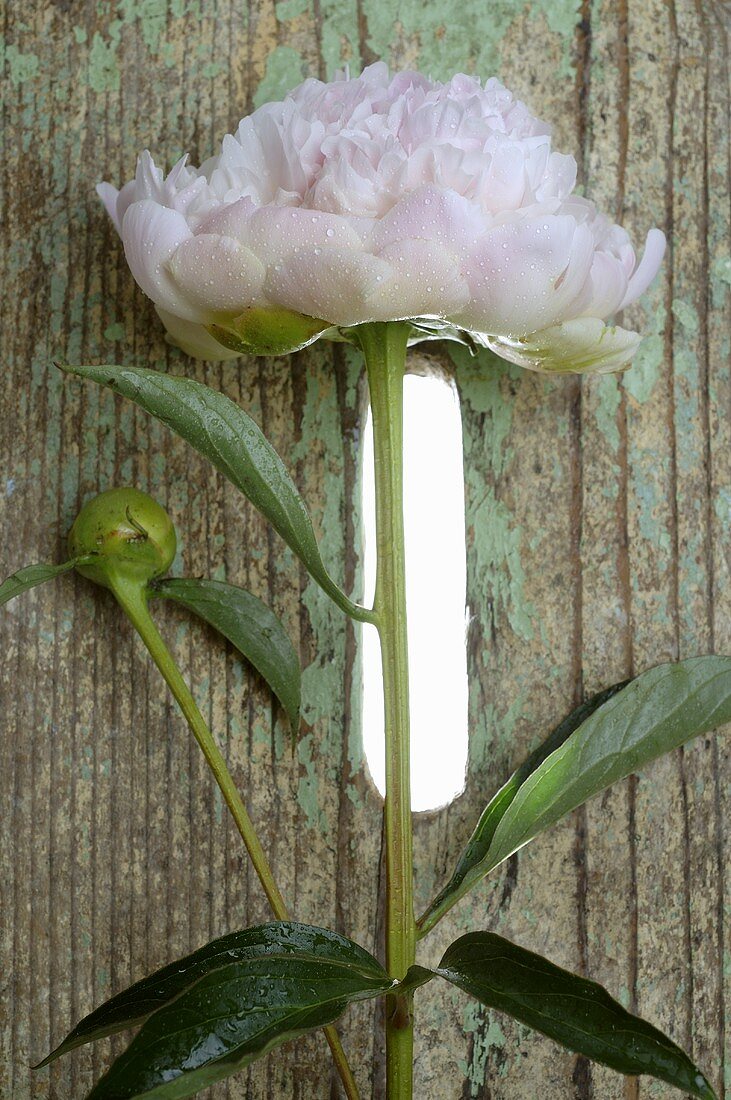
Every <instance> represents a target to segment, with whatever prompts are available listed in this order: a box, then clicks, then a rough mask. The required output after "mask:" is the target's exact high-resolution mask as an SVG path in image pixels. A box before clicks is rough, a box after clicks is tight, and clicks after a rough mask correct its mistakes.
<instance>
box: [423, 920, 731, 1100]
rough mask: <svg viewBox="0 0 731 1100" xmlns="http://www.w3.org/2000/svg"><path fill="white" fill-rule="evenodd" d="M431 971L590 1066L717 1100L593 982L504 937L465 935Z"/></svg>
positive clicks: (697, 1075)
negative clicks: (582, 1056)
mask: <svg viewBox="0 0 731 1100" xmlns="http://www.w3.org/2000/svg"><path fill="white" fill-rule="evenodd" d="M436 973H437V974H438V975H439V976H440V977H442V978H445V979H446V980H447V981H448V982H451V983H452V985H456V986H457V987H458V988H459V989H462V990H464V992H465V993H469V994H470V995H471V996H472V997H475V998H476V999H477V1000H478V1001H480V1002H481V1003H482V1004H484V1005H487V1006H488V1007H489V1008H496V1009H498V1010H499V1011H500V1012H506V1013H507V1014H508V1015H509V1016H513V1017H514V1018H515V1019H516V1020H520V1021H521V1023H523V1024H527V1025H528V1027H532V1028H535V1029H536V1031H540V1032H542V1033H543V1034H544V1035H548V1036H549V1038H551V1039H555V1040H556V1042H558V1043H561V1044H562V1046H565V1047H568V1049H569V1050H573V1051H576V1052H577V1053H579V1054H585V1055H586V1056H587V1057H588V1058H591V1059H593V1061H595V1062H601V1063H603V1065H605V1066H610V1067H611V1068H612V1069H616V1070H618V1071H619V1072H620V1073H626V1074H631V1075H636V1074H643V1073H645V1074H649V1075H650V1076H652V1077H657V1078H658V1079H659V1080H661V1081H666V1082H667V1083H668V1084H670V1085H674V1086H675V1087H676V1088H679V1089H683V1090H684V1091H685V1092H686V1093H690V1094H691V1095H692V1096H697V1097H700V1100H715V1094H714V1092H713V1089H712V1088H711V1086H710V1085H709V1083H708V1081H706V1079H705V1077H704V1076H703V1074H702V1073H701V1072H700V1070H698V1069H697V1067H696V1066H694V1065H693V1063H692V1062H691V1061H690V1059H689V1058H688V1057H687V1055H686V1054H684V1053H683V1051H682V1050H681V1049H680V1047H678V1046H676V1045H675V1043H673V1042H672V1041H671V1040H670V1039H668V1038H667V1037H666V1036H665V1035H663V1034H662V1032H661V1031H658V1029H657V1028H655V1027H653V1026H652V1025H651V1024H648V1023H647V1022H646V1021H645V1020H641V1019H640V1018H639V1017H638V1016H633V1015H632V1014H631V1013H630V1012H628V1011H627V1010H626V1009H625V1008H623V1007H622V1005H620V1004H619V1003H618V1002H617V1001H615V1000H614V999H613V998H612V997H610V996H609V994H608V993H607V991H606V990H605V989H603V988H602V987H601V986H600V985H597V984H596V982H590V981H588V980H587V979H586V978H581V977H579V976H578V975H577V974H571V973H570V972H569V971H568V970H562V969H561V967H559V966H555V965H554V964H553V963H551V962H549V961H548V959H544V958H543V957H542V956H541V955H536V954H534V953H533V952H532V951H526V950H525V949H524V948H522V947H518V946H516V944H513V943H510V942H509V941H508V940H504V939H502V937H501V936H496V935H495V934H494V933H492V932H472V933H470V934H469V935H467V936H462V937H461V938H460V939H458V940H456V941H455V942H454V943H453V944H452V945H451V946H450V947H448V948H447V951H446V953H445V955H444V958H443V959H442V961H441V963H440V964H439V968H438V969H437V971H436Z"/></svg>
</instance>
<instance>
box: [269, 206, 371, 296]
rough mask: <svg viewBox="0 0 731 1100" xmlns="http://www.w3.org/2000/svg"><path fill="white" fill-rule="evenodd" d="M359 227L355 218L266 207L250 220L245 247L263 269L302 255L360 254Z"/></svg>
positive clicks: (292, 208) (291, 208)
mask: <svg viewBox="0 0 731 1100" xmlns="http://www.w3.org/2000/svg"><path fill="white" fill-rule="evenodd" d="M359 224H360V219H358V218H345V217H342V216H341V215H339V214H325V213H323V212H322V211H320V210H306V209H303V208H302V207H286V208H282V207H281V206H279V207H277V206H266V207H262V208H260V209H259V210H257V211H255V213H254V214H253V215H252V217H251V222H250V228H249V247H250V248H251V249H252V251H253V252H254V253H255V254H256V255H257V256H258V257H259V258H260V260H261V261H262V263H264V264H265V265H266V266H269V265H270V264H276V263H281V262H282V261H283V260H286V259H288V258H289V257H290V256H294V255H297V254H298V253H302V252H307V253H310V254H312V255H313V256H318V255H319V254H320V252H322V251H325V250H326V249H327V250H332V249H334V250H338V251H342V250H344V249H345V250H347V249H354V250H356V249H357V250H360V249H361V237H360V236H359V234H358V232H357V231H356V230H357V227H358V226H359ZM300 312H302V313H306V312H307V310H301V311H300Z"/></svg>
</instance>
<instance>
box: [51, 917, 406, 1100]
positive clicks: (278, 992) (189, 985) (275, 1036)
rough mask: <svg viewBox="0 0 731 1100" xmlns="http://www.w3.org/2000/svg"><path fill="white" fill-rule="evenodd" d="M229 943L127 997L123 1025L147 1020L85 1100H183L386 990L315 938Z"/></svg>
mask: <svg viewBox="0 0 731 1100" xmlns="http://www.w3.org/2000/svg"><path fill="white" fill-rule="evenodd" d="M236 936H237V937H239V938H238V939H236V938H235V937H225V939H224V940H221V941H217V946H216V950H215V954H216V960H215V962H213V961H212V960H211V959H210V958H208V959H206V958H203V959H201V958H200V955H201V953H200V952H196V954H195V955H192V956H189V958H188V959H182V960H180V962H179V963H177V964H175V965H174V967H167V968H166V969H165V970H164V971H159V972H158V974H157V975H151V977H150V978H148V979H146V980H145V982H142V983H138V985H137V986H133V987H132V989H131V990H128V992H127V995H126V996H127V999H128V1003H127V1006H126V1008H125V1010H124V1011H125V1012H126V1013H127V1015H128V1016H130V1017H131V1015H132V1013H133V1012H134V1011H135V1006H137V1007H138V1008H139V1010H140V1011H144V1013H145V1015H148V1013H149V1012H150V1011H152V1012H153V1014H152V1015H149V1018H148V1019H147V1021H146V1023H145V1024H144V1025H143V1027H142V1030H141V1031H140V1032H139V1034H138V1035H137V1037H136V1038H135V1039H134V1040H133V1041H132V1043H131V1044H130V1046H129V1047H128V1048H127V1050H126V1051H125V1052H124V1053H123V1054H122V1055H121V1056H120V1057H119V1058H118V1059H117V1060H116V1062H114V1064H113V1065H112V1067H111V1069H110V1070H109V1071H108V1072H107V1073H106V1074H105V1076H104V1077H103V1078H102V1079H101V1080H100V1081H99V1082H98V1083H97V1085H96V1086H95V1088H94V1089H93V1090H92V1092H91V1093H90V1096H89V1100H102V1098H104V1100H112V1098H113V1100H132V1098H139V1097H150V1096H155V1097H168V1098H170V1097H175V1098H181V1097H186V1096H192V1095H193V1094H194V1093H196V1092H198V1091H199V1090H201V1089H204V1088H206V1087H207V1086H208V1085H210V1084H212V1083H213V1082H215V1081H220V1080H222V1079H223V1078H225V1077H228V1076H230V1075H231V1074H232V1073H236V1072H237V1071H238V1070H239V1069H241V1068H242V1067H244V1066H246V1065H248V1063H249V1062H252V1061H254V1059H256V1058H259V1057H261V1056H262V1055H263V1054H265V1053H266V1052H267V1051H269V1050H271V1049H272V1048H273V1047H275V1046H278V1045H279V1044H280V1043H284V1042H287V1041H288V1040H291V1039H294V1038H296V1037H297V1036H298V1035H301V1034H302V1033H303V1032H306V1031H311V1030H312V1029H313V1028H319V1027H322V1026H324V1025H326V1024H330V1023H332V1022H333V1021H334V1020H335V1019H337V1017H338V1016H339V1015H340V1014H341V1013H342V1012H343V1011H344V1010H345V1008H346V1007H347V1005H348V1004H350V1003H352V1002H354V1001H359V1000H364V999H367V998H371V997H377V996H378V995H379V994H381V993H385V992H387V991H388V990H390V989H391V988H392V987H393V982H392V981H391V979H390V978H389V977H388V975H387V974H386V972H385V971H384V969H383V968H382V967H381V965H380V964H379V963H378V961H377V960H376V959H375V958H373V956H372V955H370V954H369V953H368V952H367V951H364V950H363V949H362V948H361V947H358V945H357V944H355V943H353V942H352V940H348V939H346V938H345V937H343V936H339V935H337V933H335V932H330V931H328V930H327V929H324V928H313V927H311V926H308V925H302V924H294V923H292V922H286V923H285V922H277V923H273V924H268V925H262V926H260V927H259V928H250V929H247V931H246V932H240V933H237V934H236ZM221 945H223V946H221ZM213 947H214V945H213V944H211V945H209V948H208V949H206V948H204V949H203V951H204V952H205V951H207V950H209V949H210V948H213ZM196 959H197V961H196V962H191V960H196ZM180 968H182V969H180ZM176 969H180V975H179V978H178V979H177V980H176V978H175V974H174V970H176ZM144 986H147V989H145V988H142V987H144ZM133 990H137V991H138V992H137V994H136V995H135V997H134V998H131V994H132V993H133ZM123 996H124V995H123ZM173 997H174V999H173ZM115 1000H117V1001H119V998H116V999H115ZM113 1004H114V1001H111V1002H109V1003H108V1005H107V1006H106V1008H107V1009H109V1008H110V1007H111V1006H112V1005H113ZM160 1004H162V1007H159V1006H160ZM155 1007H157V1011H154V1008H155ZM102 1011H103V1009H99V1010H98V1013H99V1012H102ZM139 1018H140V1017H139V1015H138V1016H137V1019H139ZM88 1019H89V1020H91V1017H89V1018H88ZM81 1026H82V1025H79V1027H81ZM118 1026H123V1025H121V1024H119V1019H118V1020H117V1025H116V1026H115V1028H114V1030H116V1029H117V1027H118ZM76 1031H77V1032H78V1031H79V1028H77V1029H76ZM104 1033H109V1032H103V1031H99V1030H98V1029H97V1030H96V1034H95V1036H93V1037H98V1035H100V1034H104ZM73 1034H74V1033H72V1035H73ZM70 1038H71V1036H70V1037H69V1039H70ZM82 1041H83V1040H82ZM66 1049H70V1048H69V1047H66Z"/></svg>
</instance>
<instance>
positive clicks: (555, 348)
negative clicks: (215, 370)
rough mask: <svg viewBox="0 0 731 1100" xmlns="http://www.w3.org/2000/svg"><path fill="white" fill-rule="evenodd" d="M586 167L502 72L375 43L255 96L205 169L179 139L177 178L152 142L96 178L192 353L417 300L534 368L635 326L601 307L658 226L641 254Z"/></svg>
mask: <svg viewBox="0 0 731 1100" xmlns="http://www.w3.org/2000/svg"><path fill="white" fill-rule="evenodd" d="M575 181H576V162H575V161H574V158H573V157H571V156H566V155H564V154H562V153H557V152H554V151H553V150H552V149H551V137H550V129H549V127H548V126H547V125H546V124H545V123H543V122H540V121H539V120H538V119H536V118H534V117H533V116H532V115H531V114H530V112H529V111H528V109H527V108H526V107H525V105H524V104H523V103H521V102H519V101H518V100H516V99H514V98H513V96H512V95H511V94H510V92H509V91H508V90H507V89H506V88H504V87H503V86H502V84H500V83H499V81H497V80H495V79H494V78H491V79H490V80H488V81H487V83H486V84H485V86H484V87H482V86H481V85H480V83H479V81H477V80H475V79H473V78H472V77H468V76H463V75H460V76H455V77H454V78H453V79H452V80H451V81H449V82H448V83H447V84H440V83H436V82H434V81H431V80H427V79H426V78H425V77H423V76H421V75H420V74H419V73H414V72H404V73H396V74H395V75H394V76H390V75H389V71H388V68H387V66H386V65H385V64H383V63H382V62H379V63H378V64H375V65H371V66H370V67H369V68H367V69H366V70H365V71H364V72H363V74H362V75H361V76H359V77H357V78H355V79H348V78H347V76H342V75H340V76H338V78H337V79H335V80H334V81H332V82H330V83H323V82H322V81H319V80H306V81H305V82H304V83H303V84H301V85H300V86H299V87H298V88H296V89H295V90H294V91H293V92H291V93H290V94H289V95H288V96H287V98H286V99H285V100H283V101H282V102H281V103H269V104H267V105H266V106H264V107H260V108H259V109H258V110H256V111H255V112H254V113H253V114H252V115H250V116H249V117H248V118H245V119H243V120H242V122H241V123H240V124H239V128H238V130H237V132H236V134H235V135H227V136H226V137H225V138H224V139H223V144H222V147H221V152H220V154H219V155H218V156H217V157H213V158H211V159H210V160H208V161H206V162H205V163H204V164H203V165H201V167H200V168H198V169H195V168H191V167H189V166H188V164H187V160H186V158H183V159H182V160H181V161H179V162H178V164H176V165H175V167H174V168H173V170H172V171H171V172H170V173H169V175H168V176H167V177H166V176H164V174H163V172H162V171H161V169H160V168H158V167H157V166H156V165H155V163H154V161H153V159H152V156H151V155H150V153H149V152H145V153H143V154H142V156H141V157H140V159H139V162H138V165H137V174H136V176H135V179H134V180H132V181H130V182H129V183H127V184H126V185H125V186H124V187H123V188H122V190H121V191H117V190H116V189H115V188H114V187H112V186H111V185H110V184H108V183H103V184H100V185H99V187H98V191H99V194H100V196H101V198H102V200H103V202H104V204H105V206H106V208H107V210H108V211H109V214H110V215H111V217H112V219H113V220H114V223H115V225H116V227H117V229H118V231H119V233H120V236H121V237H122V240H123V242H124V249H125V254H126V256H127V261H128V263H129V266H130V269H131V271H132V274H133V275H134V277H135V279H136V280H137V282H138V283H139V285H140V287H141V288H142V290H143V291H144V292H145V293H146V294H147V295H148V296H149V297H150V298H152V300H153V301H154V302H155V304H156V306H157V308H158V312H159V313H160V316H161V317H162V319H163V321H164V323H165V325H166V327H167V329H168V331H169V333H170V334H171V337H172V339H173V341H174V342H177V343H178V344H179V345H180V346H181V347H182V348H183V349H184V350H185V351H188V352H189V353H190V354H192V355H196V356H201V357H205V358H219V359H223V358H227V357H229V356H235V355H238V354H241V353H242V352H243V351H247V350H253V351H275V352H276V351H285V350H289V349H292V348H295V347H302V346H304V345H305V344H307V343H309V342H311V340H313V339H315V338H316V337H317V336H318V335H320V334H321V333H323V332H325V333H326V334H330V335H337V333H334V332H332V331H330V332H329V333H328V332H327V330H336V329H339V330H341V331H342V330H343V329H347V328H350V327H352V326H355V325H358V324H362V323H364V322H367V321H391V320H404V319H408V320H415V321H417V322H418V323H419V324H420V325H421V326H422V329H421V330H420V331H422V332H424V331H425V334H427V335H428V333H429V325H430V324H432V326H433V328H432V331H434V332H437V331H439V326H440V325H444V324H448V325H449V326H454V328H456V329H459V330H463V331H467V332H469V333H471V334H472V335H473V336H474V337H475V338H476V339H477V340H478V341H480V342H482V343H484V344H486V345H488V346H489V347H491V348H493V350H495V351H496V352H497V354H499V355H501V356H503V357H504V358H506V359H509V360H511V361H513V362H517V363H520V364H522V365H523V366H526V367H530V368H531V369H534V370H549V371H553V370H560V371H585V370H599V371H601V370H620V369H622V368H623V367H625V366H627V365H628V363H629V361H630V359H631V357H632V354H633V353H634V351H635V349H636V347H637V344H638V342H639V337H638V336H637V334H636V333H633V332H629V331H627V330H625V329H621V328H616V327H608V326H607V325H605V324H604V322H605V321H606V320H607V319H608V318H609V317H611V316H612V315H613V314H614V313H616V312H617V311H618V310H620V309H623V308H624V306H626V305H628V304H629V303H630V302H633V301H634V300H635V299H636V298H638V297H639V295H640V294H642V293H643V291H644V290H645V289H646V288H647V287H648V286H649V284H650V283H651V282H652V280H653V279H654V277H655V275H656V274H657V271H658V268H659V266H660V263H661V261H662V257H663V252H664V249H665V238H664V235H663V234H662V233H661V232H660V230H658V229H651V230H650V232H649V233H648V235H647V241H646V244H645V252H644V256H643V258H642V260H641V261H640V262H639V263H637V259H636V256H635V252H634V249H633V247H632V244H631V242H630V239H629V237H628V235H627V233H626V232H625V231H624V229H622V228H621V227H620V226H618V225H614V224H613V223H612V222H610V221H609V220H608V219H607V218H606V217H605V216H604V215H603V214H600V213H599V212H598V211H597V209H596V207H595V206H594V205H593V203H591V202H589V201H587V200H586V199H583V198H580V197H578V196H576V195H574V194H573V193H572V192H573V188H574V184H575ZM452 331H454V329H452ZM224 344H225V345H227V346H225V347H224Z"/></svg>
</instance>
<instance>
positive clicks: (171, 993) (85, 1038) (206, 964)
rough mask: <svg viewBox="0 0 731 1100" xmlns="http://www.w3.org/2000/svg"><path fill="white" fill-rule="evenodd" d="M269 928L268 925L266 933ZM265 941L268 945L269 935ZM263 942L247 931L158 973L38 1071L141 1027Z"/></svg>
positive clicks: (103, 1008)
mask: <svg viewBox="0 0 731 1100" xmlns="http://www.w3.org/2000/svg"><path fill="white" fill-rule="evenodd" d="M267 927H268V926H266V925H265V926H264V929H266V928H267ZM264 941H265V942H267V939H266V935H265V937H264ZM261 942H262V928H246V929H244V930H243V931H241V932H231V933H230V934H229V935H228V936H222V937H220V938H219V939H216V940H211V942H210V943H207V944H205V946H204V947H201V948H199V949H198V950H197V951H194V952H193V953H192V954H190V955H186V956H185V957H184V958H182V959H177V960H176V961H175V962H173V963H170V965H169V966H164V967H163V968H162V969H161V970H156V971H155V972H154V973H153V974H149V975H148V976H147V977H146V978H143V979H142V980H141V981H139V982H136V983H135V984H134V985H131V986H130V987H129V989H125V990H124V991H123V992H122V993H118V994H117V996H116V997H112V998H111V999H110V1000H108V1001H105V1003H104V1004H103V1005H100V1006H99V1008H96V1009H95V1010H94V1011H93V1012H91V1013H90V1014H89V1015H88V1016H85V1017H84V1019H83V1020H82V1021H81V1022H80V1023H78V1024H77V1025H76V1027H75V1028H74V1029H73V1031H71V1032H69V1034H68V1035H67V1036H66V1038H65V1039H64V1040H63V1042H62V1043H61V1044H60V1045H59V1046H57V1047H56V1049H55V1050H52V1051H51V1053H50V1054H49V1055H48V1057H47V1058H44V1059H43V1061H42V1062H39V1064H38V1066H36V1069H40V1068H41V1066H45V1065H47V1064H48V1063H49V1062H52V1061H54V1059H56V1058H59V1057H60V1056H61V1055H62V1054H66V1053H68V1051H70V1050H73V1049H74V1048H75V1047H79V1046H83V1045H84V1044H85V1043H91V1042H93V1041H94V1040H95V1039H103V1038H104V1037H105V1036H107V1035H114V1034H115V1032H117V1031H124V1030H125V1028H129V1027H134V1026H136V1025H137V1024H141V1023H142V1022H143V1020H146V1019H147V1017H148V1016H151V1015H152V1013H153V1012H156V1011H157V1010H158V1009H159V1008H162V1007H163V1005H166V1004H168V1003H169V1002H170V1001H173V1000H175V998H176V997H179V996H180V994H181V993H183V992H184V991H185V990H186V989H188V988H189V987H190V986H191V985H193V984H194V983H195V982H197V981H198V979H199V978H201V977H203V975H204V974H207V973H209V971H211V970H215V969H217V968H218V967H221V966H225V965H227V964H228V963H230V962H231V960H232V959H235V958H238V957H239V956H241V957H243V958H248V956H249V955H250V954H251V953H252V952H254V953H255V952H256V951H257V950H260V949H261Z"/></svg>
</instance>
